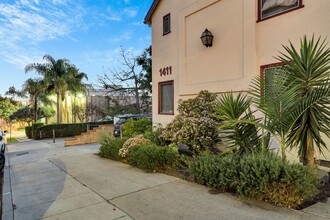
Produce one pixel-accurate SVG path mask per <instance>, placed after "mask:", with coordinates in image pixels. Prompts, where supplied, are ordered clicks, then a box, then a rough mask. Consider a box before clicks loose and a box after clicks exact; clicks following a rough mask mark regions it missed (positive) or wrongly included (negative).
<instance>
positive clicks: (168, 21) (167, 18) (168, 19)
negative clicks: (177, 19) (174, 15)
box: [163, 14, 171, 34]
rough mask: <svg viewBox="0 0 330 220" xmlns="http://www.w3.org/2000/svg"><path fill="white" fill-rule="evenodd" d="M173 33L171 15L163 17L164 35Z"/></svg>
mask: <svg viewBox="0 0 330 220" xmlns="http://www.w3.org/2000/svg"><path fill="white" fill-rule="evenodd" d="M170 32H171V17H170V14H168V15H165V16H164V17H163V34H168V33H170Z"/></svg>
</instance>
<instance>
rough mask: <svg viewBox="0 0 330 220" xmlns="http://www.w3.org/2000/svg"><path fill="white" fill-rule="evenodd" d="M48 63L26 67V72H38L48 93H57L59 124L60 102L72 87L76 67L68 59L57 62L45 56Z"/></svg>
mask: <svg viewBox="0 0 330 220" xmlns="http://www.w3.org/2000/svg"><path fill="white" fill-rule="evenodd" d="M43 59H44V60H45V61H46V63H32V64H28V65H27V66H26V67H25V72H29V71H36V72H37V73H38V74H40V75H42V76H43V80H44V82H45V83H46V84H47V85H48V91H54V92H55V93H56V101H57V102H56V110H57V124H59V123H60V122H61V114H60V111H61V109H60V100H63V99H64V97H65V93H66V92H67V91H68V89H69V86H71V82H73V81H72V75H73V73H72V68H73V67H74V66H73V65H72V64H71V63H70V61H69V60H67V59H58V60H55V59H54V58H53V57H52V56H50V55H45V56H44V57H43Z"/></svg>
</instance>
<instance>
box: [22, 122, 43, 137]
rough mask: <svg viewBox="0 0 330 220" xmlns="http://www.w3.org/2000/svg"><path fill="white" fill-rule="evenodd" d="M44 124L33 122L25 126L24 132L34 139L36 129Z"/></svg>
mask: <svg viewBox="0 0 330 220" xmlns="http://www.w3.org/2000/svg"><path fill="white" fill-rule="evenodd" d="M41 126H44V124H43V123H35V124H32V126H26V127H25V134H26V136H27V137H28V138H29V139H34V138H35V137H36V129H37V128H38V127H41Z"/></svg>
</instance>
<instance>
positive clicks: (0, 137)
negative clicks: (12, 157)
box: [0, 127, 6, 173]
mask: <svg viewBox="0 0 330 220" xmlns="http://www.w3.org/2000/svg"><path fill="white" fill-rule="evenodd" d="M5 132H6V131H4V132H3V131H2V128H1V127H0V173H2V171H3V168H4V167H5V149H6V143H5Z"/></svg>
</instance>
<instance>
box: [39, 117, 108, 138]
mask: <svg viewBox="0 0 330 220" xmlns="http://www.w3.org/2000/svg"><path fill="white" fill-rule="evenodd" d="M87 124H88V125H89V127H91V128H93V127H97V126H99V125H103V124H112V121H101V122H89V123H77V124H59V125H58V124H52V125H45V126H42V127H38V128H37V129H36V136H35V139H37V140H38V139H40V131H41V135H42V137H41V138H52V137H53V130H55V137H72V136H75V135H80V134H81V133H83V132H86V131H87Z"/></svg>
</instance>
